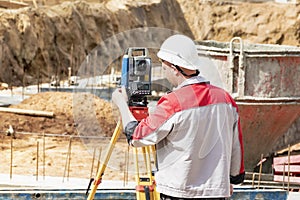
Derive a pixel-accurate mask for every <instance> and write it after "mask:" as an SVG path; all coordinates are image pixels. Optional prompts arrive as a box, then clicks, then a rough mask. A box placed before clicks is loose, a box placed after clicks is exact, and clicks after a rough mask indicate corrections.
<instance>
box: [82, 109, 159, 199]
mask: <svg viewBox="0 0 300 200" xmlns="http://www.w3.org/2000/svg"><path fill="white" fill-rule="evenodd" d="M129 108H130V111H131V112H132V114H133V116H134V117H135V118H136V119H137V120H138V121H141V120H142V119H144V118H145V117H147V116H148V107H147V106H130V107H129ZM121 131H122V123H121V122H120V121H119V122H118V123H117V126H116V128H115V130H114V133H113V135H112V138H111V140H110V143H109V147H108V151H107V152H106V155H105V159H104V162H103V163H101V165H100V168H99V171H98V172H97V176H96V178H95V179H91V181H90V183H89V186H88V189H87V193H86V195H87V194H88V191H89V188H90V186H91V184H92V182H94V183H93V185H92V188H91V192H90V194H89V195H88V198H87V199H88V200H93V199H94V196H95V194H96V191H97V188H98V186H99V184H100V183H101V180H102V176H103V174H104V171H105V169H106V167H107V164H108V161H109V159H110V157H111V154H112V151H113V149H114V147H115V144H116V142H117V140H118V138H119V136H120V133H121ZM139 149H141V152H142V154H143V157H144V162H145V167H146V175H143V176H141V175H140V172H139V162H138V152H139ZM133 152H134V157H135V168H136V174H135V181H136V198H137V200H159V199H160V195H159V193H158V192H157V191H156V187H155V180H154V174H153V172H152V168H151V156H150V154H151V152H152V154H153V155H152V156H153V158H154V162H155V163H156V152H155V146H146V147H140V148H135V147H133Z"/></svg>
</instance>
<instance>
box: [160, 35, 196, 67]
mask: <svg viewBox="0 0 300 200" xmlns="http://www.w3.org/2000/svg"><path fill="white" fill-rule="evenodd" d="M157 56H158V57H159V58H160V59H162V60H166V61H168V62H170V63H172V64H174V65H177V66H180V67H182V68H186V69H190V70H196V69H198V68H199V67H200V65H201V62H200V59H199V57H198V53H197V49H196V45H195V43H194V41H193V40H192V39H190V38H189V37H187V36H184V35H173V36H171V37H169V38H167V39H166V40H165V41H164V42H163V44H162V45H161V47H160V50H159V52H158V53H157Z"/></svg>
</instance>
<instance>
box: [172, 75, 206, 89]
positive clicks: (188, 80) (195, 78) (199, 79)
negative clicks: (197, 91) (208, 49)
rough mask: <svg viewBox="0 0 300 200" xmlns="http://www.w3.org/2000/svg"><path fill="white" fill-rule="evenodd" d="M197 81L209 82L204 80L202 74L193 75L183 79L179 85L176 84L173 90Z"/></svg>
mask: <svg viewBox="0 0 300 200" xmlns="http://www.w3.org/2000/svg"><path fill="white" fill-rule="evenodd" d="M198 83H207V84H210V82H209V81H208V80H206V79H205V78H204V77H203V76H200V75H199V76H193V77H191V78H189V79H186V80H185V81H183V82H182V83H181V84H180V85H178V86H177V87H176V88H175V89H174V90H176V89H179V88H182V87H184V86H187V85H192V84H198Z"/></svg>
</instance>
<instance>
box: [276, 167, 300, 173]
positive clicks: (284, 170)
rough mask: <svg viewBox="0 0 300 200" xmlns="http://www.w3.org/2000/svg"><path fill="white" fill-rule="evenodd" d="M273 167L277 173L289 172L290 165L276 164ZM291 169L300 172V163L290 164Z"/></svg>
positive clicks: (291, 171) (293, 171)
mask: <svg viewBox="0 0 300 200" xmlns="http://www.w3.org/2000/svg"><path fill="white" fill-rule="evenodd" d="M273 168H274V170H275V174H279V173H281V174H282V173H283V172H285V173H287V172H288V165H274V166H273ZM289 171H290V173H294V174H300V165H290V170H289Z"/></svg>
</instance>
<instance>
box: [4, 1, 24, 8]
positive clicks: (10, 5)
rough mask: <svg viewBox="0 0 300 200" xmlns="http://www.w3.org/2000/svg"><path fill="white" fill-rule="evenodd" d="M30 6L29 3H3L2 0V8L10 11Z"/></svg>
mask: <svg viewBox="0 0 300 200" xmlns="http://www.w3.org/2000/svg"><path fill="white" fill-rule="evenodd" d="M27 6H29V5H28V4H27V3H23V2H18V1H2V0H0V7H2V8H8V9H17V8H24V7H27Z"/></svg>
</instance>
